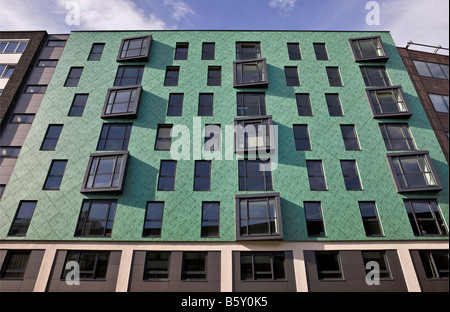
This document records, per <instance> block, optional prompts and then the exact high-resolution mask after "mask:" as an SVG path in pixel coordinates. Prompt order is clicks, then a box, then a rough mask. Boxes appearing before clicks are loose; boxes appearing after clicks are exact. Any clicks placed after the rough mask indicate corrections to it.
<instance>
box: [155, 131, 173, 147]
mask: <svg viewBox="0 0 450 312" xmlns="http://www.w3.org/2000/svg"><path fill="white" fill-rule="evenodd" d="M161 129H170V130H169V131H170V134H169V138H166V137H162V136H160V130H161ZM172 129H173V125H172V124H159V125H158V128H157V129H156V138H155V147H154V150H155V151H170V148H171V146H172ZM159 140H163V141H164V142H165V141H166V140H169V141H170V143H169V148H158V145H160V143H161V141H159Z"/></svg>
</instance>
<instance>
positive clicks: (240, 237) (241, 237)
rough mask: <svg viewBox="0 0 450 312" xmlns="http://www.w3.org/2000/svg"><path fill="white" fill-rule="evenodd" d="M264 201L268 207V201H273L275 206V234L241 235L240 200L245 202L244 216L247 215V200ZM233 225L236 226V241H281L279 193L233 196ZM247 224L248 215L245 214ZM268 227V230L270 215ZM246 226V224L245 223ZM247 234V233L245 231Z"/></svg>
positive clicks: (281, 224) (281, 223)
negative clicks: (234, 211) (234, 219)
mask: <svg viewBox="0 0 450 312" xmlns="http://www.w3.org/2000/svg"><path fill="white" fill-rule="evenodd" d="M258 199H260V200H261V201H264V200H265V201H266V204H267V205H268V202H269V200H270V199H273V200H274V204H275V207H274V208H275V216H274V219H275V225H276V229H277V233H273V234H267V233H264V234H257V235H255V234H253V235H251V234H250V235H249V234H244V235H243V234H241V211H240V202H241V200H247V204H246V214H247V213H248V209H249V208H248V200H258ZM235 209H236V213H235V218H236V221H235V224H236V241H257V240H283V222H282V215H281V201H280V193H260V194H238V195H235ZM246 220H247V222H248V220H249V219H248V214H247V219H246ZM268 222H269V223H268V226H269V230H270V215H269V220H268ZM247 226H248V223H247ZM247 233H248V231H247Z"/></svg>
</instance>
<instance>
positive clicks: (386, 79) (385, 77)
mask: <svg viewBox="0 0 450 312" xmlns="http://www.w3.org/2000/svg"><path fill="white" fill-rule="evenodd" d="M359 68H360V71H361V75H362V77H363V81H364V84H365V85H366V87H367V88H371V87H372V88H388V87H393V86H392V82H391V78H390V77H389V75H388V73H387V70H386V66H384V65H383V66H368V65H361V66H360V67H359ZM368 68H376V69H378V71H379V73H381V77H378V78H373V77H369V75H368V72H367V69H368ZM371 79H382V80H383V85H376V84H374V81H373V80H371Z"/></svg>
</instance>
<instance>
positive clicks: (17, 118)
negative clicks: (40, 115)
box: [9, 113, 36, 125]
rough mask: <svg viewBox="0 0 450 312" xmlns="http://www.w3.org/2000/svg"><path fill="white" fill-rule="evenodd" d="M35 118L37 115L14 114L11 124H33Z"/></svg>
mask: <svg viewBox="0 0 450 312" xmlns="http://www.w3.org/2000/svg"><path fill="white" fill-rule="evenodd" d="M35 116H36V114H21V113H16V114H12V117H11V120H10V122H9V123H11V124H19V125H23V124H32V123H33V120H34V117H35ZM22 118H24V120H22Z"/></svg>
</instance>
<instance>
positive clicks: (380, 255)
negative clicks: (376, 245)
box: [361, 250, 393, 281]
mask: <svg viewBox="0 0 450 312" xmlns="http://www.w3.org/2000/svg"><path fill="white" fill-rule="evenodd" d="M370 254H377V256H376V257H373V256H370ZM361 257H362V259H363V263H364V268H365V270H366V274H369V272H371V271H372V269H371V268H370V267H369V268H367V263H369V262H370V261H375V262H377V263H378V265H379V270H378V274H379V275H378V276H379V279H380V281H388V280H392V279H393V277H392V274H391V268H390V266H389V261H388V257H387V255H386V251H385V250H362V251H361ZM375 259H377V260H375Z"/></svg>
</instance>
